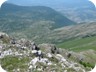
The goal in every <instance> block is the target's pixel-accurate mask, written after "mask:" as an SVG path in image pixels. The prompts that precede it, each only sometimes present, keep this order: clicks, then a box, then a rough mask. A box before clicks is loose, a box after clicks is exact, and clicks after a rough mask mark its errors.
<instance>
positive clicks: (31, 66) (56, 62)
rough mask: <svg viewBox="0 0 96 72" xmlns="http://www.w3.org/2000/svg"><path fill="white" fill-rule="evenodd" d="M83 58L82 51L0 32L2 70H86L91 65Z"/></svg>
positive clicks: (26, 71) (65, 71) (25, 71)
mask: <svg viewBox="0 0 96 72" xmlns="http://www.w3.org/2000/svg"><path fill="white" fill-rule="evenodd" d="M85 58H86V57H85V56H84V54H83V53H82V54H81V53H75V52H72V51H68V50H65V49H61V48H57V47H56V46H55V45H54V44H46V43H43V44H39V45H37V44H36V43H35V42H33V41H30V40H26V39H23V38H22V39H19V40H18V39H17V38H12V37H10V36H8V35H7V34H5V33H2V32H1V33H0V64H1V67H0V68H1V69H2V71H4V72H87V71H89V70H90V69H91V68H92V66H91V64H90V63H85V62H84V59H85ZM5 70H6V71H5ZM0 72H1V71H0Z"/></svg>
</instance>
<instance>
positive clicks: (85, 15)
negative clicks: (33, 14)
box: [19, 0, 96, 23]
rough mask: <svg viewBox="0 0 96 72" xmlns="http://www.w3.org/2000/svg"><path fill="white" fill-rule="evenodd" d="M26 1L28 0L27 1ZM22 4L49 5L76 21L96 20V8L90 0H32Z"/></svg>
mask: <svg viewBox="0 0 96 72" xmlns="http://www.w3.org/2000/svg"><path fill="white" fill-rule="evenodd" d="M25 2H26V1H25ZM19 3H20V4H21V5H31V6H48V7H51V8H53V9H55V10H57V11H59V12H61V13H62V14H63V15H64V16H65V15H66V16H67V17H68V18H70V19H71V20H74V21H75V22H78V23H79V22H87V21H95V20H96V9H95V6H94V4H92V3H91V2H90V1H89V0H42V1H41V0H31V1H30V3H26V4H25V3H24V2H23V3H21V1H20V2H19Z"/></svg>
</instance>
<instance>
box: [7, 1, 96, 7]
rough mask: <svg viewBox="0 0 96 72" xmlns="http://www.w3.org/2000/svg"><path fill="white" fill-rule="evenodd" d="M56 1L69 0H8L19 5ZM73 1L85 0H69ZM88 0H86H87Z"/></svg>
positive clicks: (95, 2)
mask: <svg viewBox="0 0 96 72" xmlns="http://www.w3.org/2000/svg"><path fill="white" fill-rule="evenodd" d="M45 1H46V2H47V3H48V2H55V3H58V1H59V2H64V1H65V2H66V1H68V0H8V2H10V3H14V4H17V5H31V4H32V2H33V3H40V2H45ZM72 1H74V2H76V1H78V2H79V1H84V0H69V1H68V2H72ZM85 1H86V0H85ZM87 1H88V0H87ZM89 1H91V2H92V3H94V5H95V6H96V0H89Z"/></svg>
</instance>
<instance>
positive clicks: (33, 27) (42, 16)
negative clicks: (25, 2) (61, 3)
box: [0, 3, 76, 42]
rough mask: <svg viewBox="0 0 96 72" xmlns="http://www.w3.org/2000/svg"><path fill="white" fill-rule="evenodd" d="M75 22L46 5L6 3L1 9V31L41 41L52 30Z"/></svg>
mask: <svg viewBox="0 0 96 72" xmlns="http://www.w3.org/2000/svg"><path fill="white" fill-rule="evenodd" d="M73 24H76V23H75V22H73V21H71V20H69V19H68V18H66V17H65V16H63V15H62V14H60V13H59V12H57V11H55V10H54V9H52V8H49V7H45V6H18V5H14V4H8V3H4V4H3V5H2V8H1V10H0V31H3V32H7V33H8V34H12V35H15V36H16V37H24V38H29V39H32V40H35V41H37V40H38V41H37V42H41V41H40V40H41V39H42V37H45V36H46V35H48V34H49V33H50V32H51V30H54V29H56V28H60V27H63V26H68V25H73ZM38 38H39V39H38ZM42 40H43V39H42Z"/></svg>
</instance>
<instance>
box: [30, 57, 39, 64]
mask: <svg viewBox="0 0 96 72" xmlns="http://www.w3.org/2000/svg"><path fill="white" fill-rule="evenodd" d="M38 60H39V59H38V58H37V57H35V58H34V59H33V60H32V61H31V62H30V64H32V65H35V64H36V63H37V62H38Z"/></svg>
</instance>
